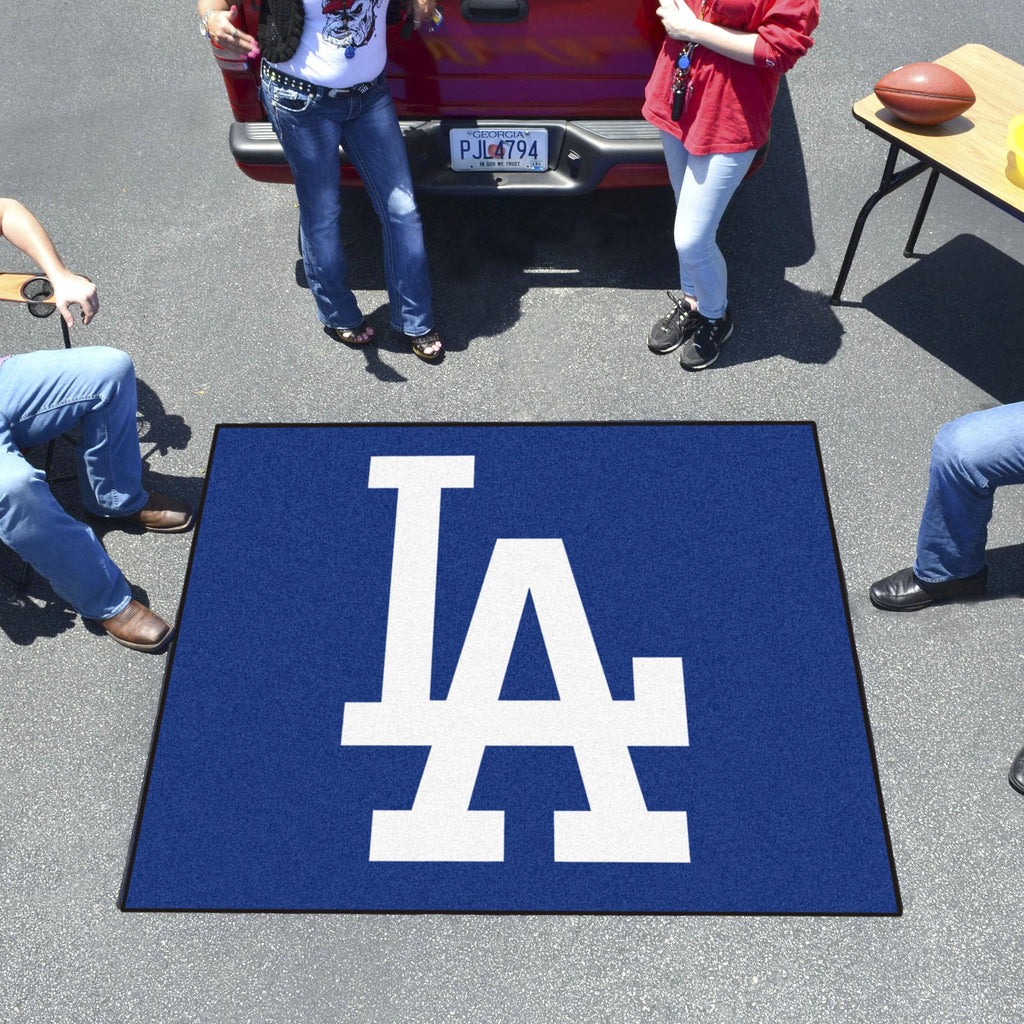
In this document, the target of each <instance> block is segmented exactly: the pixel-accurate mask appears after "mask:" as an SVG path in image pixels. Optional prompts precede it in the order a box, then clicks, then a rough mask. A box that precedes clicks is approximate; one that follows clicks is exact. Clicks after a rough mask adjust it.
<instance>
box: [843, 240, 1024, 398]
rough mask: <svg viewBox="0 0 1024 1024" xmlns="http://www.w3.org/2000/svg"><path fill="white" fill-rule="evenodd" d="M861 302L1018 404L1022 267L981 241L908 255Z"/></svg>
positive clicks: (1022, 393) (1023, 389)
mask: <svg viewBox="0 0 1024 1024" xmlns="http://www.w3.org/2000/svg"><path fill="white" fill-rule="evenodd" d="M862 304H863V306H864V308H865V309H868V310H870V311H871V312H872V313H874V315H875V316H877V317H878V318H879V319H880V320H883V321H885V323H887V324H888V325H889V326H890V327H892V328H893V329H894V330H896V331H899V333H900V334H902V335H904V336H905V337H906V338H909V339H910V341H912V342H914V344H916V345H920V346H921V347H922V348H923V349H925V351H927V352H929V353H931V354H932V355H933V356H935V358H936V359H939V360H941V361H942V362H944V363H945V364H946V365H947V366H948V367H949V368H950V369H952V370H955V371H956V372H957V373H959V374H960V375H961V376H963V377H965V378H966V379H967V380H969V381H970V382H971V383H972V384H975V385H977V387H979V388H981V389H982V390H983V391H986V392H987V393H988V394H990V395H991V396H992V397H993V398H995V399H997V400H998V401H999V402H1001V403H1003V404H1006V403H1009V402H1019V401H1022V400H1024V345H1022V344H1021V324H1022V323H1024V289H1022V288H1021V265H1020V264H1019V263H1018V262H1017V261H1016V260H1014V259H1012V258H1011V257H1009V256H1007V255H1005V253H1002V252H1000V251H999V250H998V249H995V248H993V247H992V246H991V245H989V244H988V243H987V242H985V241H983V240H982V239H980V238H978V237H976V236H975V235H957V237H956V238H953V239H951V240H950V241H948V242H946V243H945V244H944V245H942V246H940V247H939V248H938V249H936V250H935V251H934V252H931V253H928V254H926V255H923V256H916V257H914V258H913V262H911V263H910V264H909V266H908V267H907V269H906V270H904V271H902V272H901V273H899V274H897V275H896V276H895V277H892V278H890V279H889V280H888V281H886V282H885V284H883V285H880V286H879V287H878V288H875V289H874V290H873V291H871V292H869V293H868V294H867V295H866V296H865V297H864V299H863V303H862ZM964 411H965V412H967V411H969V410H964Z"/></svg>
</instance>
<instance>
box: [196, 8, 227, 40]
mask: <svg viewBox="0 0 1024 1024" xmlns="http://www.w3.org/2000/svg"><path fill="white" fill-rule="evenodd" d="M216 13H217V8H215V7H211V8H210V9H209V10H208V11H207V12H206V13H205V14H204V15H203V16H202V17H201V18H200V19H199V31H200V33H201V34H202V37H203V38H204V39H209V38H210V29H209V28H208V27H207V24H206V23H207V22H208V21H209V20H210V15H211V14H216ZM221 13H223V12H221Z"/></svg>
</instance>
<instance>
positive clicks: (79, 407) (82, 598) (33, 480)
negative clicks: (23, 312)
mask: <svg viewBox="0 0 1024 1024" xmlns="http://www.w3.org/2000/svg"><path fill="white" fill-rule="evenodd" d="M135 409H136V396H135V374H134V370H133V368H132V364H131V360H130V359H129V358H128V357H127V356H126V355H125V354H124V353H123V352H118V351H117V350H116V349H109V348H80V349H71V350H70V351H67V350H63V349H59V350H55V351H52V352H49V351H48V352H32V353H28V354H26V355H20V356H13V357H11V358H10V359H7V360H5V362H4V363H3V364H2V365H0V540H3V542H4V543H5V544H7V545H8V546H9V547H10V548H11V549H12V550H14V551H15V552H17V553H18V554H19V555H20V556H21V557H22V558H24V559H25V560H26V561H27V562H28V563H29V564H30V565H32V566H33V568H35V569H36V571H37V572H39V573H40V574H41V575H43V576H45V577H46V578H47V579H48V580H49V581H50V583H51V585H52V586H53V589H54V590H55V591H56V592H57V593H58V594H59V595H60V596H61V597H63V598H64V599H65V600H66V601H67V602H68V603H69V604H70V605H71V606H72V607H73V608H74V609H75V610H76V611H77V612H79V613H80V614H81V615H84V616H86V617H87V618H94V619H107V618H110V617H111V616H114V615H117V614H118V613H119V612H120V611H122V610H123V609H124V608H125V607H126V606H127V605H128V603H129V601H130V600H131V595H130V593H129V589H128V584H127V583H126V582H125V579H124V576H123V575H122V574H121V571H120V570H119V569H118V568H117V566H116V565H114V563H113V562H112V561H111V559H110V557H109V556H108V555H107V553H106V552H105V551H104V550H103V547H102V545H101V544H100V543H99V541H98V540H97V538H96V535H95V534H94V533H93V531H92V530H90V529H89V527H88V526H86V525H85V524H84V523H80V522H78V521H77V520H75V519H73V518H72V517H71V516H69V515H68V514H67V513H66V512H65V511H64V510H63V509H62V508H61V507H60V505H59V504H58V503H57V501H56V500H55V499H54V497H53V494H52V493H51V491H50V488H49V486H48V485H47V483H46V480H45V477H44V475H43V473H42V471H40V470H37V469H35V468H34V467H32V466H31V465H30V464H29V463H28V462H27V461H26V460H25V458H24V457H23V456H22V454H21V449H24V448H28V447H31V446H32V445H36V444H43V443H45V442H47V441H49V440H50V439H51V438H54V437H57V436H59V435H60V434H62V433H64V432H66V431H68V430H70V429H71V428H73V427H74V426H75V425H76V424H80V425H81V430H82V440H81V443H80V444H79V445H78V447H77V449H76V457H77V463H78V472H79V480H80V483H81V487H82V500H83V502H84V503H85V505H86V507H87V508H89V509H90V511H94V512H96V513H97V514H99V515H115V516H124V515H129V514H131V513H133V512H136V511H138V510H139V509H141V508H142V506H143V505H145V504H146V501H147V497H148V496H147V494H146V492H145V491H144V490H143V489H142V482H141V461H140V457H139V441H138V433H137V430H136V425H135Z"/></svg>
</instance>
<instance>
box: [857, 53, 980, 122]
mask: <svg viewBox="0 0 1024 1024" xmlns="http://www.w3.org/2000/svg"><path fill="white" fill-rule="evenodd" d="M875 95H876V96H877V97H878V98H879V99H880V100H881V101H882V103H883V104H884V105H885V106H886V107H887V108H888V109H889V110H891V111H892V112H893V113H894V114H895V115H896V116H897V117H898V118H899V119H900V120H901V121H908V122H909V123H910V124H942V122H943V121H949V120H951V119H952V118H954V117H958V116H959V115H960V114H962V113H963V112H964V111H965V110H967V109H968V108H969V107H970V106H971V105H972V104H973V103H974V91H973V90H972V89H971V87H970V86H969V85H968V84H967V83H966V82H965V81H964V80H963V79H962V78H961V77H960V76H959V75H958V74H957V73H956V72H955V71H950V70H949V68H945V67H943V66H942V65H941V64H904V65H903V67H901V68H896V70H895V71H890V72H889V74H887V75H885V76H883V77H882V78H880V79H879V80H878V84H877V85H876V86H875Z"/></svg>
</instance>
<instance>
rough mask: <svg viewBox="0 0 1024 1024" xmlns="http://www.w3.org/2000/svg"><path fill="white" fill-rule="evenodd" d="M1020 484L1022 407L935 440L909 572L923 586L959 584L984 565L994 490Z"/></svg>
mask: <svg viewBox="0 0 1024 1024" xmlns="http://www.w3.org/2000/svg"><path fill="white" fill-rule="evenodd" d="M1020 483H1024V402H1015V403H1013V404H1011V405H1002V406H998V407H997V408H995V409H984V410H982V411H981V412H972V413H969V414H968V415H967V416H961V417H960V419H958V420H953V422H952V423H947V424H946V425H945V426H944V427H942V429H941V430H940V431H939V432H938V434H936V435H935V443H934V444H933V445H932V460H931V467H930V469H929V473H928V497H927V498H926V499H925V504H924V514H923V515H922V516H921V526H920V529H919V530H918V534H917V560H916V561H915V563H914V572H915V573H916V575H917V577H918V579H920V580H923V581H924V582H925V583H941V582H944V581H946V580H951V579H964V578H965V577H967V576H973V575H974V574H975V573H977V572H980V571H981V570H982V569H983V568H984V566H985V543H986V541H987V540H988V523H989V520H990V519H991V518H992V503H993V498H994V497H995V490H996V488H997V487H1003V486H1004V485H1006V484H1020Z"/></svg>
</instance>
